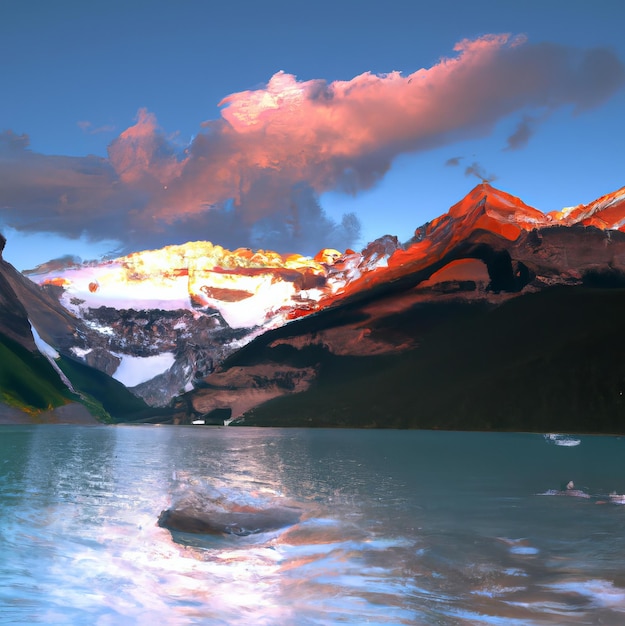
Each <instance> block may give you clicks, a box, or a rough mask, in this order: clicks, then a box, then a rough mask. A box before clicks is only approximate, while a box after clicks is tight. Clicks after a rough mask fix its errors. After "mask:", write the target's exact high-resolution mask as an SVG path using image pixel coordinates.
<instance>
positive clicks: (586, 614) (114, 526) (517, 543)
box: [0, 426, 625, 626]
mask: <svg viewBox="0 0 625 626" xmlns="http://www.w3.org/2000/svg"><path fill="white" fill-rule="evenodd" d="M621 445H622V444H621V443H620V442H619V441H617V440H609V439H604V440H600V439H599V438H596V439H592V438H583V440H582V441H581V443H580V445H577V446H574V447H568V448H566V447H559V446H554V445H551V444H549V443H548V442H546V441H545V440H544V439H543V438H542V437H540V436H531V435H508V436H506V435H498V436H493V437H489V436H485V435H476V434H473V435H470V434H460V433H414V432H413V433H406V432H397V431H395V432H379V431H377V432H370V431H358V432H355V431H301V430H293V431H291V430H258V429H236V430H235V429H211V428H205V429H202V428H200V429H197V428H172V427H136V426H133V427H131V426H127V427H90V428H85V427H73V426H69V427H19V428H13V427H11V428H9V429H7V430H3V431H2V438H1V439H0V452H1V453H2V455H1V458H2V459H3V462H2V463H1V464H0V501H1V504H2V506H1V507H0V551H1V554H2V559H1V560H0V614H1V619H2V620H6V621H9V622H10V621H13V622H16V623H46V624H55V623H61V624H67V623H72V624H83V623H84V624H105V625H106V624H115V625H118V624H124V623H129V624H130V623H131V624H153V623H159V624H193V623H197V624H246V625H247V624H271V625H272V626H275V625H282V624H284V625H289V624H293V625H298V626H299V625H306V624H339V623H352V624H361V623H373V624H443V625H445V624H450V625H451V624H454V625H455V624H506V625H507V624H524V625H528V624H561V623H567V624H582V623H606V624H610V623H614V624H616V623H620V621H619V620H621V618H623V617H624V616H623V613H624V612H625V575H624V574H623V573H622V561H621V558H620V555H622V553H623V552H624V551H625V538H624V537H623V533H622V532H621V530H622V523H623V517H622V516H623V514H625V508H624V507H622V506H614V505H611V504H609V503H608V504H606V505H598V504H595V503H594V501H591V500H589V499H580V498H562V497H547V496H544V495H542V496H541V495H538V494H544V493H546V492H548V490H549V489H551V488H553V485H554V484H555V485H556V486H557V485H559V483H560V481H561V480H562V479H566V480H568V479H569V478H575V479H576V483H577V482H579V484H581V485H584V486H585V489H586V490H587V491H588V492H589V493H600V492H602V491H605V490H606V489H610V488H619V487H620V486H622V484H623V483H621V485H619V484H618V483H619V480H623V482H625V476H624V475H623V473H622V469H621V459H622V449H621ZM598 461H600V462H598ZM619 472H620V474H619ZM181 502H182V503H185V502H193V503H194V504H195V505H197V506H203V507H204V508H205V509H206V510H208V511H209V512H215V511H226V512H228V511H239V512H245V511H249V510H251V509H254V510H258V509H260V510H266V509H271V508H272V507H280V506H288V507H293V506H296V507H298V510H299V511H301V515H300V516H299V520H294V523H289V524H287V525H285V526H284V527H280V528H273V527H271V528H268V529H260V530H259V532H254V533H252V534H248V535H245V534H244V533H243V535H244V536H238V535H237V534H227V533H226V534H217V535H210V536H203V535H198V536H190V535H188V534H185V533H183V534H182V535H176V534H175V533H174V535H172V533H171V532H170V531H169V530H167V529H165V528H161V527H159V526H158V525H157V523H156V522H157V519H158V517H159V515H160V513H161V511H163V510H165V509H167V508H170V507H172V506H174V507H175V506H176V505H177V504H180V503H181Z"/></svg>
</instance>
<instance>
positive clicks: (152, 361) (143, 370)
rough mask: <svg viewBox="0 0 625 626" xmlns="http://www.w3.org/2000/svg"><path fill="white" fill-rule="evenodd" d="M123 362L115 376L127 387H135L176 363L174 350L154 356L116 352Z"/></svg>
mask: <svg viewBox="0 0 625 626" xmlns="http://www.w3.org/2000/svg"><path fill="white" fill-rule="evenodd" d="M115 356H118V357H119V358H120V359H121V363H120V364H119V366H118V367H117V369H116V370H115V373H114V374H113V378H114V379H115V380H118V381H119V382H120V383H122V385H125V386H126V387H135V386H136V385H140V384H141V383H145V382H147V381H148V380H151V379H152V378H154V377H155V376H158V375H159V374H163V373H164V372H166V371H167V370H168V369H170V368H171V366H172V365H173V364H174V361H175V357H174V353H173V352H163V353H162V354H156V355H154V356H145V357H140V356H130V355H129V354H116V355H115Z"/></svg>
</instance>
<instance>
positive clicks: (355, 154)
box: [0, 35, 625, 253]
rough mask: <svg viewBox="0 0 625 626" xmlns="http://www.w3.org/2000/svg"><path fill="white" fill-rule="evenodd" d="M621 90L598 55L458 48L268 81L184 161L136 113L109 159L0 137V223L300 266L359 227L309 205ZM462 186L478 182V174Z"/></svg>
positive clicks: (520, 140) (621, 74) (520, 131)
mask: <svg viewBox="0 0 625 626" xmlns="http://www.w3.org/2000/svg"><path fill="white" fill-rule="evenodd" d="M624 83H625V66H624V65H623V63H622V62H621V61H619V59H618V58H617V57H616V56H615V55H614V54H613V53H612V52H610V51H608V50H604V49H593V50H588V51H584V50H579V49H575V48H569V47H564V46H560V45H556V44H550V43H540V44H531V43H528V42H527V41H525V40H524V39H523V38H521V37H516V38H515V37H510V36H509V35H487V36H484V37H481V38H479V39H475V40H463V41H461V42H460V43H458V44H457V45H456V46H455V48H454V55H453V56H452V57H449V58H443V59H441V60H440V61H439V62H438V63H437V64H435V65H434V66H433V67H431V68H429V69H420V70H418V71H416V72H414V73H413V74H410V75H408V76H403V75H401V74H400V73H398V72H391V73H389V74H384V75H374V74H370V73H364V74H361V75H360V76H356V77H355V78H353V79H351V80H348V81H335V82H331V83H328V82H326V81H325V80H308V81H298V80H297V78H296V77H295V76H293V75H290V74H287V73H285V72H278V73H277V74H275V75H274V76H273V77H271V79H270V80H269V82H268V83H267V85H266V86H264V87H262V88H259V89H253V90H248V91H243V92H239V93H234V94H231V95H229V96H227V97H226V98H224V99H223V100H222V102H221V106H222V113H221V117H220V118H219V119H216V120H209V121H207V122H204V123H203V124H202V126H201V130H200V132H198V133H197V134H196V136H195V138H194V140H193V142H192V143H191V144H190V145H189V146H187V147H186V148H184V149H182V150H181V149H180V147H179V146H178V145H176V144H175V143H174V142H173V141H172V140H171V139H170V138H169V137H168V135H166V134H165V132H164V131H163V130H162V129H161V128H159V126H158V123H157V121H156V119H155V117H154V115H152V114H151V113H149V112H148V111H147V110H144V109H142V110H140V111H139V113H138V115H137V119H136V122H135V124H133V125H132V126H131V127H130V128H128V129H127V130H125V131H124V132H123V133H121V135H119V137H117V138H116V139H115V140H114V141H113V142H112V143H111V144H110V146H109V153H108V158H107V159H98V158H96V157H84V158H70V157H61V156H44V155H40V154H36V153H33V152H31V151H30V150H29V148H28V142H27V138H26V139H24V136H17V135H15V134H12V133H5V134H4V135H2V136H1V137H0V191H1V192H2V195H1V196H0V197H1V198H2V200H1V202H2V206H1V207H0V214H1V217H2V218H3V219H4V220H5V222H6V223H8V224H9V225H11V226H13V227H15V228H18V229H23V230H36V229H40V230H42V229H45V230H50V231H53V232H57V233H62V234H69V235H71V236H78V235H80V234H83V233H84V234H87V235H88V236H91V237H94V238H111V237H113V238H116V239H119V240H121V241H122V242H123V243H124V244H125V245H126V247H127V248H128V249H131V248H135V249H136V248H140V247H150V246H156V245H163V244H165V243H173V242H180V241H186V240H189V239H210V240H212V241H215V242H218V243H222V244H223V245H228V246H230V247H232V246H239V245H249V246H252V247H254V246H262V247H274V248H276V249H279V250H282V251H287V250H297V251H300V252H308V253H313V252H314V251H315V250H316V249H319V248H321V247H325V246H327V245H329V241H328V240H329V239H333V241H334V242H335V244H336V247H347V246H353V245H354V244H355V241H356V240H355V237H357V233H358V232H359V229H358V220H357V218H356V217H355V216H346V217H345V219H344V220H342V221H339V222H336V221H334V220H332V219H330V218H329V217H328V216H327V215H326V214H325V212H324V211H323V209H322V207H320V206H319V202H318V197H319V195H320V194H322V193H323V192H325V191H328V190H339V191H343V192H345V193H351V194H355V193H358V192H359V191H361V190H364V189H368V188H370V187H372V186H374V185H375V184H376V183H377V182H378V181H379V180H381V179H382V178H383V177H384V175H385V174H386V172H387V171H388V170H389V168H390V167H391V164H392V162H393V160H394V158H395V157H397V156H398V155H400V154H402V153H407V152H416V151H425V150H429V149H432V148H434V147H439V146H443V145H451V144H453V143H454V142H456V141H459V140H464V139H467V138H470V137H479V136H485V135H487V134H488V133H489V132H491V130H492V129H493V127H494V126H495V124H497V123H498V122H499V121H500V120H502V119H503V118H506V117H507V116H510V115H512V114H515V113H520V114H522V115H523V118H522V121H521V123H520V124H519V126H518V128H517V130H516V131H515V133H513V135H511V137H510V138H509V140H508V148H509V149H516V148H519V147H522V146H523V145H524V143H525V142H526V141H527V139H528V138H529V137H530V135H531V133H532V131H533V129H534V120H537V119H540V117H541V116H544V115H548V114H549V113H551V112H552V111H554V110H556V109H558V108H561V107H568V108H572V110H573V111H574V113H576V114H578V113H581V112H583V111H586V110H588V109H590V108H592V107H596V106H598V105H600V104H601V103H603V102H605V101H606V100H607V99H608V98H609V97H610V96H611V95H612V94H614V93H615V91H616V90H617V89H619V88H620V87H622V86H623V84H624ZM455 159H456V162H454V159H450V160H449V161H448V165H458V164H459V158H458V157H456V158H455ZM465 173H467V175H476V176H478V177H479V178H482V179H488V178H489V177H488V176H485V175H484V171H483V169H482V168H481V166H479V164H477V163H473V164H471V165H469V166H468V167H467V168H466V170H465ZM341 244H342V245H341Z"/></svg>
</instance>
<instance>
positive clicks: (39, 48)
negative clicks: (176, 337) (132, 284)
mask: <svg viewBox="0 0 625 626" xmlns="http://www.w3.org/2000/svg"><path fill="white" fill-rule="evenodd" d="M624 23H625V5H623V4H622V3H621V2H620V0H603V1H597V2H593V3H591V2H580V1H579V0H577V1H576V0H568V1H560V0H551V1H549V0H542V1H532V0H525V1H524V2H522V3H513V2H506V1H501V0H500V1H485V0H483V1H480V0H475V1H473V2H464V1H460V0H456V1H450V0H447V1H440V2H436V3H433V2H432V3H431V2H421V1H418V0H402V1H396V0H395V1H394V0H387V1H385V2H377V1H376V2H371V1H369V2H368V1H367V0H358V1H356V0H332V1H326V0H318V1H317V2H315V3H304V2H297V1H294V0H290V1H288V2H287V1H281V0H280V1H272V0H266V1H265V2H262V3H261V2H256V1H253V2H252V1H249V0H248V1H241V0H239V1H237V0H232V1H231V2H228V3H225V2H224V3H222V2H212V1H199V0H180V1H176V2H174V1H163V0H150V1H142V0H128V1H126V2H122V1H116V0H108V1H107V2H102V1H100V0H92V1H91V2H83V1H81V2H78V1H73V0H59V1H57V2H47V1H44V0H39V1H33V0H30V1H29V0H21V1H16V0H3V1H2V2H1V3H0V55H1V58H2V59H3V63H2V64H1V65H0V81H1V84H2V86H3V90H2V91H3V96H2V98H0V133H3V135H2V137H3V140H4V141H3V143H0V228H1V229H2V232H4V234H5V235H6V236H7V238H8V244H7V248H6V250H5V253H4V257H5V258H6V259H7V260H9V261H10V262H12V263H14V264H15V265H16V267H18V268H19V269H25V268H29V267H33V266H34V265H36V264H38V263H41V262H43V261H46V260H48V259H50V258H53V257H58V256H61V255H63V254H77V255H79V256H81V257H83V258H85V259H87V258H93V257H97V256H99V255H101V254H103V253H107V252H111V251H118V252H122V251H123V252H127V251H131V250H134V249H142V248H148V247H157V246H160V245H164V244H166V243H180V242H182V241H185V240H189V239H206V240H212V241H215V242H216V243H222V244H223V245H226V246H227V247H237V246H238V245H241V246H251V247H267V248H272V247H273V248H280V247H282V248H284V249H283V250H281V251H283V252H286V251H293V252H302V253H306V254H312V253H314V251H315V247H317V249H318V248H320V247H323V246H325V245H328V246H331V247H339V248H340V247H345V246H347V245H350V246H351V247H362V246H364V245H365V244H366V243H367V242H368V241H371V240H373V239H374V238H376V237H378V236H381V235H383V234H386V233H389V234H394V235H397V236H398V237H399V238H400V240H406V239H408V238H409V237H410V236H411V235H412V233H413V231H414V229H415V228H416V227H417V226H419V225H421V224H423V223H424V222H426V221H428V220H430V219H433V218H434V217H437V216H438V215H440V214H441V213H443V212H445V211H446V210H447V209H448V208H449V206H450V205H451V204H453V203H454V202H456V201H458V200H460V199H461V198H462V197H463V196H464V195H465V194H466V193H467V192H468V191H469V190H470V189H471V188H472V187H473V186H474V185H475V184H476V183H478V182H479V180H480V177H481V176H482V177H486V178H489V179H491V178H492V180H493V184H494V185H495V186H497V187H499V188H501V189H504V190H505V191H508V192H510V193H512V194H514V195H518V196H519V197H521V198H522V199H523V200H524V201H525V202H526V203H528V204H530V205H532V206H535V207H536V208H538V209H541V210H543V211H550V210H555V209H560V208H562V207H564V206H569V205H572V204H578V203H582V202H589V201H591V200H593V199H595V198H597V197H599V196H601V195H603V194H605V193H609V192H611V191H614V190H615V189H617V188H619V187H621V186H623V185H624V184H625V176H624V171H625V168H624V167H623V166H624V165H625V157H624V156H623V151H622V145H621V144H622V139H623V138H624V137H625V116H624V115H623V113H622V112H623V111H625V89H624V83H623V81H624V76H625V75H624V74H623V71H624V70H623V64H625V38H624V37H623V35H622V25H623V24H624ZM503 33H510V35H511V36H510V37H509V38H508V40H507V41H505V42H504V41H500V40H497V41H495V40H494V39H493V38H492V37H491V38H490V39H489V36H491V35H501V34H503ZM463 40H468V41H470V42H474V43H473V44H472V45H470V46H464V47H463V48H462V49H456V50H455V49H454V48H455V46H456V45H457V44H458V43H459V42H461V41H463ZM475 42H488V45H478V44H477V43H475ZM443 59H447V60H448V61H449V60H457V61H458V62H459V63H458V68H457V70H454V71H455V72H456V73H453V71H451V70H450V71H449V72H447V69H446V67H447V66H446V65H445V61H442V60H443ZM519 68H520V69H519ZM420 69H424V70H426V71H427V72H426V73H427V76H426V78H425V80H424V81H423V85H422V86H420V87H419V88H420V89H421V91H420V92H419V93H415V92H414V91H413V90H412V87H410V86H409V84H408V80H409V77H410V76H411V75H413V73H415V72H417V71H418V70H420ZM280 71H282V72H283V74H279V75H278V77H277V78H274V79H273V80H272V77H275V76H276V74H277V73H278V72H280ZM517 71H518V72H519V74H518V77H517V76H516V75H515V72H517ZM366 72H370V73H371V75H373V76H380V77H383V76H387V75H388V74H389V73H391V72H398V73H399V79H398V80H396V81H395V82H394V83H393V82H392V81H391V80H390V79H385V80H381V81H377V82H376V81H371V80H366V79H363V78H359V79H358V78H357V77H361V76H362V75H363V73H366ZM435 72H436V75H435ZM463 72H464V73H463ZM467 72H469V76H470V81H467V83H466V84H464V83H463V84H460V83H462V80H463V78H462V77H463V76H465V75H467ZM413 78H414V83H416V82H419V80H420V78H419V76H418V75H414V76H413ZM336 81H343V83H342V84H343V85H344V84H345V83H348V85H347V87H345V88H343V87H341V86H340V85H339V83H337V82H336ZM414 83H411V84H413V86H414ZM430 83H431V84H430ZM526 84H527V88H526V87H525V85H526ZM498 86H500V88H499V89H498ZM428 89H433V90H434V92H435V93H436V94H438V95H437V96H436V98H438V100H435V99H434V98H435V96H432V97H433V101H432V103H430V105H431V106H428V103H427V102H425V100H427V97H428ZM367 90H368V91H367ZM411 90H412V91H411ZM400 92H401V93H400ZM294 93H295V94H296V95H297V96H298V97H299V96H301V97H302V98H303V100H302V101H300V100H298V101H297V102H295V104H293V102H292V101H291V100H289V99H288V97H286V96H285V97H283V95H284V94H294ZM354 93H358V94H364V95H363V96H362V99H357V100H353V98H352V97H353V94H354ZM447 93H448V94H449V99H448V100H446V99H445V98H444V97H443V96H444V95H445V94H447ZM231 94H237V95H235V96H234V97H231V98H230V99H229V100H228V101H227V102H226V103H225V104H222V105H221V106H220V102H222V100H223V99H224V98H228V96H231ZM319 94H321V96H320V95H319ZM367 94H368V95H367ZM397 94H399V95H397ZM441 94H442V95H441ZM481 94H485V95H484V97H483V99H481V100H480V97H481ZM339 95H340V97H339ZM261 96H262V97H261ZM268 97H269V98H273V100H272V102H273V104H272V105H271V107H270V108H269V109H267V108H263V109H262V114H261V113H259V114H258V116H257V117H254V115H255V113H254V114H252V117H251V118H250V116H249V111H250V106H251V105H250V103H255V104H254V106H256V107H261V108H262V107H266V101H267V98H268ZM289 97H290V96H289ZM321 97H323V98H324V99H325V104H323V106H321V105H320V104H319V98H321ZM350 98H352V99H351V100H350ZM358 98H360V96H358ZM393 98H397V99H398V102H399V100H400V99H401V102H402V105H401V106H399V105H398V106H399V108H394V107H393V104H392V102H393ZM410 98H413V99H414V100H410ZM465 100H466V102H467V103H472V104H471V105H469V104H467V109H468V110H469V109H470V110H469V114H467V115H466V116H465V111H464V110H463V107H462V102H464V101H465ZM276 102H278V104H276ZM301 102H303V104H301ZM406 102H409V103H413V102H419V103H420V104H419V106H416V105H413V104H409V105H406V104H405V103H406ZM311 103H313V104H314V108H310V107H311V106H312V105H311ZM334 103H336V104H337V107H338V108H337V109H336V111H337V113H336V116H338V117H336V116H335V111H334V110H333V109H332V107H333V106H334ZM491 103H494V104H493V105H492V107H491ZM300 104H301V106H300ZM339 105H340V107H339ZM387 105H388V106H387ZM289 107H291V108H289ZM293 107H295V108H296V109H297V110H295V111H294V110H293ZM297 107H300V108H297ZM448 107H449V111H447V108H448ZM471 107H473V108H472V109H471ZM256 110H257V109H254V111H256ZM411 115H412V117H411ZM307 116H308V117H307ZM341 116H344V117H341ZM439 117H440V118H441V119H440V120H439V119H438V118H439ZM465 118H466V119H465ZM330 119H331V120H334V121H333V122H332V123H335V122H336V123H335V127H332V128H330V126H331V124H330V122H329V121H328V120H330ZM309 120H310V124H308V122H309ZM336 120H338V121H336ZM341 124H342V126H341ZM393 125H395V127H394V128H391V126H393ZM402 125H403V126H405V127H406V129H407V130H406V133H405V136H406V141H403V140H402V132H401V129H400V130H399V131H398V128H399V127H401V126H402ZM330 130H332V132H333V133H335V134H333V135H332V137H331V138H328V133H329V132H330ZM343 130H344V132H342V131H343ZM365 135H367V136H366V137H365ZM369 135H371V137H369ZM515 137H516V140H515V139H514V138H515ZM320 146H322V147H320ZM312 152H314V155H313V156H310V154H312ZM324 155H328V156H327V159H326V157H325V156H324ZM324 159H325V160H324ZM300 160H301V163H300V162H299V161H300ZM471 172H473V173H471ZM348 213H353V214H354V215H355V216H356V218H357V220H356V221H357V222H358V224H359V230H358V224H355V221H354V220H353V219H347V220H345V219H344V215H345V214H348Z"/></svg>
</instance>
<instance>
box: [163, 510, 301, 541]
mask: <svg viewBox="0 0 625 626" xmlns="http://www.w3.org/2000/svg"><path fill="white" fill-rule="evenodd" d="M301 516H302V511H301V510H300V509H298V508H296V507H273V508H267V509H246V510H234V511H206V510H202V509H199V508H197V507H194V506H187V507H184V508H171V509H166V510H164V511H163V512H162V513H161V514H160V516H159V518H158V525H159V526H160V527H161V528H167V529H168V530H170V531H178V532H184V533H194V534H202V535H238V536H241V537H245V536H247V535H253V534H257V533H263V532H268V531H271V530H279V529H281V528H286V527H287V526H292V525H293V524H296V523H297V522H299V521H300V519H301Z"/></svg>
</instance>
